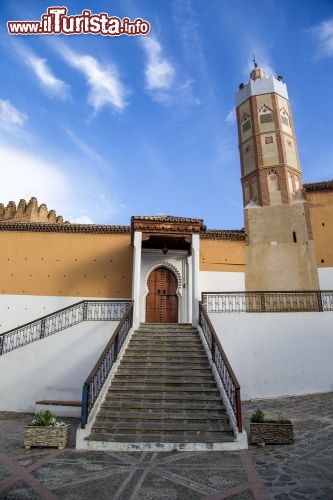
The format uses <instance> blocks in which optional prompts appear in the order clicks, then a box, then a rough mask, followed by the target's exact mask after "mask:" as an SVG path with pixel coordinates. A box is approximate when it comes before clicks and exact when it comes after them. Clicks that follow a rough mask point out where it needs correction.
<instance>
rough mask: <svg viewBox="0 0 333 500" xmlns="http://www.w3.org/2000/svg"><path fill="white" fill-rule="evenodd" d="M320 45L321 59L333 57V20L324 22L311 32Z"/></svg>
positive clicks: (319, 53)
mask: <svg viewBox="0 0 333 500" xmlns="http://www.w3.org/2000/svg"><path fill="white" fill-rule="evenodd" d="M310 31H311V32H312V34H313V36H314V37H315V39H316V42H317V45H318V55H319V56H320V57H325V56H327V57H332V56H333V19H329V20H328V21H322V22H321V23H320V24H318V25H317V26H315V27H314V28H312V29H311V30H310Z"/></svg>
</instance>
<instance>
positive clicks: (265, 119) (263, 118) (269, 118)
mask: <svg viewBox="0 0 333 500" xmlns="http://www.w3.org/2000/svg"><path fill="white" fill-rule="evenodd" d="M272 121H273V115H272V113H267V114H265V115H260V123H271V122H272Z"/></svg>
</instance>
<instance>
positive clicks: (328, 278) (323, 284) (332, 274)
mask: <svg viewBox="0 0 333 500" xmlns="http://www.w3.org/2000/svg"><path fill="white" fill-rule="evenodd" d="M318 277H319V284H320V289H321V290H333V267H320V268H319V269H318Z"/></svg>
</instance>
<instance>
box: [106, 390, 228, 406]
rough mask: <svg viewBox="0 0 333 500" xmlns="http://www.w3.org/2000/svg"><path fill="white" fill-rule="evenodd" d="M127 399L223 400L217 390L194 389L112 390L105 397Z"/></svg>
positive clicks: (107, 399) (198, 401) (197, 401)
mask: <svg viewBox="0 0 333 500" xmlns="http://www.w3.org/2000/svg"><path fill="white" fill-rule="evenodd" d="M125 398H126V400H127V401H137V400H139V401H141V400H142V399H143V398H144V399H145V401H146V402H148V401H151V400H152V401H154V400H157V401H168V400H172V401H179V400H181V401H187V400H190V401H193V399H194V398H197V400H195V402H196V403H200V402H203V403H204V402H206V401H220V400H221V396H220V394H219V393H218V392H217V391H216V392H214V393H211V394H206V393H205V392H203V391H200V392H197V393H195V392H194V391H193V392H190V391H189V392H187V393H184V392H175V391H169V392H168V391H165V392H163V393H160V392H156V391H155V392H150V391H146V392H142V391H140V392H139V391H134V392H130V391H123V390H119V391H117V390H115V391H113V390H110V391H109V392H108V394H107V395H106V397H105V400H106V401H111V400H114V399H125Z"/></svg>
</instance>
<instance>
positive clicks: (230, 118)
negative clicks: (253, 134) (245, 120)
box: [224, 109, 236, 123]
mask: <svg viewBox="0 0 333 500" xmlns="http://www.w3.org/2000/svg"><path fill="white" fill-rule="evenodd" d="M224 121H225V122H227V123H235V122H236V110H235V109H232V110H231V111H229V113H228V114H227V116H226V117H225V120H224Z"/></svg>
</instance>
